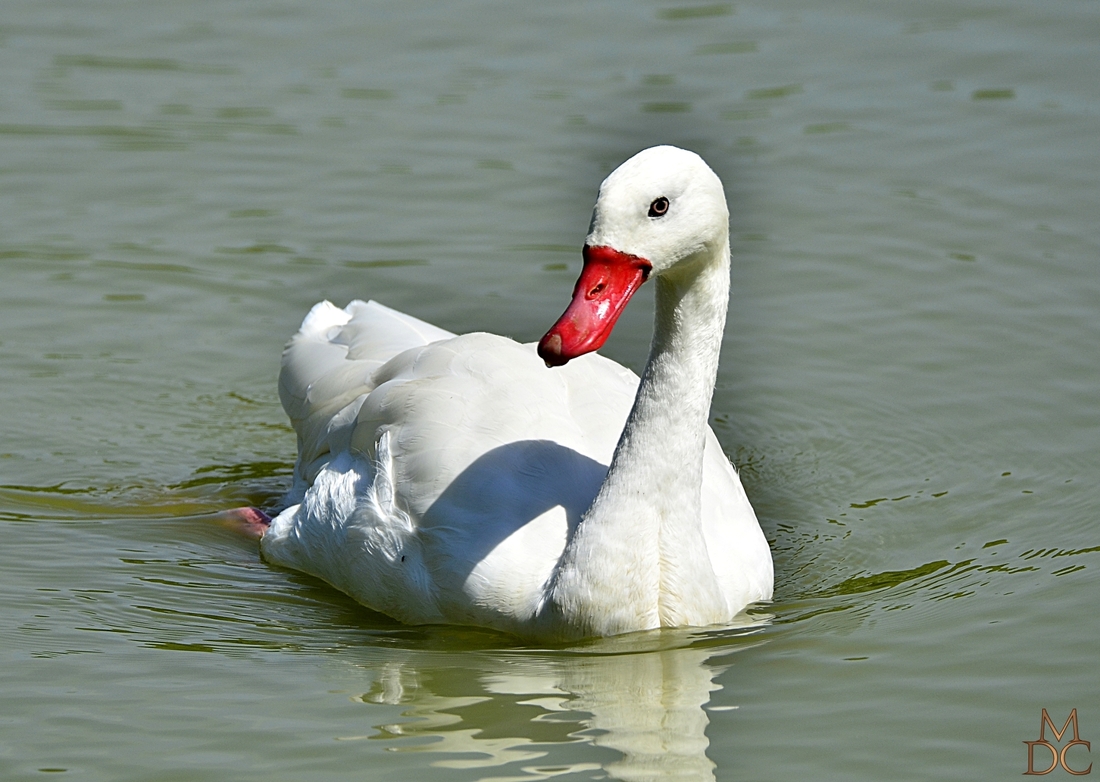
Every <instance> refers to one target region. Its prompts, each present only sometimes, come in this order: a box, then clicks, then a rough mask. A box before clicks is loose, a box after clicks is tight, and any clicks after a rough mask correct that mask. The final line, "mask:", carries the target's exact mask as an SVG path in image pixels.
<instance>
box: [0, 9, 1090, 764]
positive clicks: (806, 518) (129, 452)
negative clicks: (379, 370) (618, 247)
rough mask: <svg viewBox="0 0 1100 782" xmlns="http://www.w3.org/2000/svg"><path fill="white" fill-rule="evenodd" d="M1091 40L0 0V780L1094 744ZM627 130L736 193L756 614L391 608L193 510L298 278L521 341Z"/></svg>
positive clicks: (247, 482) (669, 16)
mask: <svg viewBox="0 0 1100 782" xmlns="http://www.w3.org/2000/svg"><path fill="white" fill-rule="evenodd" d="M1098 41H1100V6H1098V5H1097V3H1096V2H1095V0H1053V2H1046V3H1043V4H1041V5H1037V4H1035V3H1028V2H1023V0H1006V1H1005V2H1001V3H997V4H988V3H979V2H976V0H963V1H962V2H955V3H950V4H948V3H942V2H932V1H931V0H916V1H915V2H914V1H913V0H909V1H908V2H901V1H900V0H887V1H886V2H881V3H877V4H867V3H856V2H840V3H832V4H830V5H829V6H828V7H827V8H826V7H825V6H822V5H820V4H814V3H809V2H796V3H793V4H785V5H781V6H776V5H775V4H769V3H761V2H746V3H737V4H731V3H724V2H719V3H703V2H695V3H692V2H690V1H689V2H673V1H672V0H666V1H662V2H641V3H626V2H603V3H601V2H597V3H579V2H576V3H570V2H564V3H554V4H548V3H544V4H538V5H535V4H528V5H525V6H523V5H516V4H503V3H497V4H493V3H479V2H432V3H427V2H407V3H401V4H381V3H337V2H331V1H322V2H314V3H309V4H304V3H300V4H293V3H289V2H269V1H267V0H264V1H262V2H247V3H246V2H239V1H238V2H218V3H215V2H183V3H181V2H165V1H163V0H159V1H151V2H142V3H132V2H122V1H121V0H106V1H105V2H100V3H94V4H91V3H86V2H75V0H69V2H51V3H44V2H41V1H40V0H9V2H6V3H5V4H4V5H3V8H2V9H0V72H2V73H3V74H4V79H3V86H0V275H2V277H0V279H2V280H3V284H2V286H0V422H2V423H0V534H2V543H0V779H4V780H9V779H10V780H27V779H37V778H41V777H42V776H43V775H53V776H52V777H51V778H53V777H57V778H72V779H82V780H175V779H178V780H265V781H266V780H284V779H285V780H298V779H324V780H328V779H332V780H344V779H365V780H366V779H371V780H373V779H386V780H391V779H393V780H401V779H408V780H425V779H428V780H432V779H440V780H444V779H445V780H476V779H494V780H508V779H513V780H526V779H542V778H551V777H553V778H560V779H576V780H588V779H622V780H641V779H665V778H684V779H711V778H713V779H718V780H732V779H776V780H788V779H816V780H882V779H960V780H963V779H965V780H974V779H981V780H995V779H1007V778H1016V777H1018V776H1019V775H1021V774H1022V773H1023V772H1024V771H1025V770H1027V767H1026V766H1027V751H1026V746H1025V745H1024V744H1023V742H1024V741H1025V740H1035V739H1037V738H1038V733H1039V723H1040V714H1041V710H1042V709H1043V708H1045V709H1047V710H1048V711H1049V713H1050V717H1051V719H1052V720H1053V721H1055V722H1056V723H1057V725H1056V727H1061V726H1062V724H1063V722H1064V721H1065V720H1066V718H1067V716H1068V714H1069V712H1070V710H1071V709H1073V708H1076V709H1077V711H1078V719H1079V727H1080V737H1081V739H1083V740H1087V741H1094V742H1095V741H1100V677H1098V676H1097V673H1096V661H1097V648H1098V640H1100V638H1098V634H1100V620H1098V618H1097V611H1096V605H1097V597H1098V596H1100V590H1098V586H1100V580H1098V575H1097V574H1098V573H1100V525H1098V519H1097V516H1098V509H1100V488H1098V480H1097V479H1098V473H1100V470H1098V465H1100V394H1098V366H1100V228H1098V227H1097V226H1098V221H1097V182H1098V181H1100V79H1098V78H1097V74H1098V73H1100V46H1098V45H1097V42H1098ZM654 143H674V144H679V145H681V146H686V147H689V148H692V149H695V150H696V151H698V152H700V153H701V154H702V155H703V156H704V157H705V158H707V160H708V161H709V162H710V163H711V165H712V166H713V167H714V168H715V170H716V171H718V173H719V174H720V175H721V176H722V177H723V179H724V181H725V182H726V184H727V190H728V194H729V200H730V205H731V211H732V212H733V220H732V232H733V233H732V236H733V256H734V270H733V293H732V299H731V310H730V312H731V314H730V320H729V323H728V327H727V339H726V344H725V347H724V351H723V357H722V367H721V369H720V376H719V384H718V388H717V390H716V393H715V399H714V409H713V424H714V427H715V430H716V432H717V433H718V436H719V439H720V440H721V442H722V444H723V446H724V447H725V448H726V450H727V452H728V453H729V454H730V456H731V457H732V458H733V459H734V461H735V462H736V463H737V464H738V465H739V466H740V467H741V470H742V476H743V479H744V482H745V485H746V489H747V491H748V493H749V496H750V498H751V499H752V501H753V503H754V506H755V507H756V509H757V512H758V514H759V516H760V519H761V522H762V525H763V527H764V530H765V532H766V534H767V535H768V538H769V540H770V541H772V546H773V551H774V554H775V562H776V597H775V602H774V603H772V604H770V605H767V606H761V607H760V608H759V609H758V610H757V612H756V614H757V624H756V625H755V626H745V627H738V628H729V629H726V630H723V631H710V632H702V631H700V632H691V631H684V632H675V633H660V634H656V635H652V636H642V637H632V638H625V639H612V640H608V641H602V642H594V643H591V644H587V645H582V646H580V647H573V648H567V649H536V648H529V647H524V646H520V645H517V644H516V643H515V642H514V641H512V640H510V639H508V638H506V637H502V636H497V635H493V634H491V633H487V632H480V631H475V630H462V629H453V628H406V627H401V626H399V625H396V624H395V623H393V622H391V621H389V620H387V619H385V618H384V617H380V616H378V615H375V614H372V613H370V612H368V611H366V610H365V609H362V608H360V607H358V606H356V605H355V604H354V603H352V602H350V601H349V600H347V599H346V598H344V597H343V596H342V595H340V594H338V593H336V592H334V591H333V590H331V589H329V588H327V587H326V586H324V585H323V584H320V583H318V582H315V581H313V580H310V579H308V578H306V577H304V576H300V575H297V574H294V573H289V572H285V571H280V570H276V569H274V568H271V567H269V566H267V565H265V564H264V563H262V562H261V561H260V560H259V558H258V555H257V552H256V547H255V545H254V544H252V543H249V542H248V541H245V540H242V539H241V538H239V537H237V536H235V535H234V534H232V533H231V532H229V531H228V530H225V529H223V528H221V527H219V526H217V525H216V524H215V523H213V521H212V518H213V516H214V514H216V513H217V512H218V511H219V510H222V509H224V508H228V507H234V506H238V505H244V504H256V505H260V506H263V507H267V508H269V509H270V508H274V507H277V505H278V501H279V497H280V495H281V493H282V491H283V490H284V489H285V488H286V486H287V485H288V482H289V476H290V468H291V464H292V462H293V459H294V436H293V433H292V431H291V430H290V428H289V426H288V425H287V423H286V421H285V419H284V416H283V413H282V411H281V409H280V407H279V403H278V398H277V394H276V389H275V378H276V374H277V372H278V360H279V352H280V350H281V347H282V344H283V342H284V341H285V340H286V339H287V338H288V337H289V335H290V334H291V333H293V331H294V330H295V328H296V327H297V324H298V322H299V321H300V320H301V318H302V316H303V315H304V314H305V312H306V311H307V310H308V308H309V307H310V306H311V305H312V304H313V303H314V302H315V301H318V300H320V299H322V298H330V299H332V300H333V301H336V302H338V303H339V304H341V305H342V304H344V303H346V302H347V300H349V299H351V298H356V297H361V298H368V297H371V298H376V299H378V300H380V301H382V302H384V303H386V304H388V305H390V306H393V307H397V308H399V309H402V310H405V311H407V312H409V313H411V314H414V315H416V316H418V317H421V318H424V319H427V320H429V321H432V322H434V323H436V324H438V325H439V326H442V327H444V328H447V329H450V330H453V331H457V332H463V331H472V330H489V331H495V332H498V333H503V334H507V335H510V336H513V337H515V338H517V339H520V340H525V341H526V340H531V339H535V338H537V337H538V336H539V335H541V334H542V333H543V331H545V329H546V328H547V327H548V326H549V325H550V324H551V323H552V322H553V320H554V319H555V318H556V317H557V316H558V315H559V314H560V312H561V310H562V308H563V307H564V304H565V302H566V301H567V298H568V294H569V292H570V290H571V288H572V284H573V280H574V278H575V275H576V273H577V271H578V270H579V265H580V261H579V246H580V244H581V242H582V241H583V237H584V234H585V229H586V227H587V224H588V217H589V212H590V209H591V205H592V202H593V200H594V197H595V191H596V187H597V185H598V183H599V181H600V180H601V179H602V177H603V176H605V175H606V174H607V173H608V172H609V171H610V170H611V169H612V168H613V167H614V166H615V165H617V164H618V163H619V162H620V161H621V160H623V159H625V158H626V157H628V156H629V155H631V154H633V153H634V152H635V151H637V150H638V149H640V148H642V147H644V146H648V145H651V144H654ZM651 293H652V292H651V291H647V290H645V289H643V295H641V297H640V298H641V300H640V301H638V302H636V303H634V304H632V305H631V307H630V309H629V310H628V312H627V313H626V314H625V315H624V316H623V318H622V320H621V321H620V325H619V327H618V330H617V332H616V334H615V336H614V337H613V338H612V340H611V341H610V342H609V343H608V345H607V347H606V348H605V349H604V352H605V353H606V354H607V355H610V356H612V357H613V358H616V359H617V360H619V361H622V362H623V363H626V364H628V365H630V366H632V367H634V368H635V369H638V368H639V367H640V365H641V364H642V362H643V361H644V359H645V355H646V350H647V345H648V340H649V336H650V318H651V312H652V310H651V304H650V302H651V299H649V298H647V296H651ZM1048 735H1049V730H1048ZM1096 757H1097V755H1096V754H1090V752H1089V751H1087V750H1086V749H1085V748H1084V747H1082V746H1077V747H1074V748H1073V749H1072V750H1070V751H1069V753H1068V755H1067V759H1068V761H1069V763H1070V765H1071V767H1074V768H1077V769H1081V768H1083V767H1084V766H1086V765H1087V764H1088V763H1089V762H1091V760H1092V759H1093V758H1096ZM1047 762H1049V760H1048V758H1047V756H1046V755H1043V754H1042V748H1039V751H1037V752H1036V761H1035V765H1036V768H1037V769H1038V770H1042V768H1044V767H1045V765H1046V763H1047ZM1066 776H1067V773H1066V772H1065V771H1063V770H1061V769H1059V770H1057V771H1056V772H1055V773H1054V774H1053V775H1052V776H1050V777H1049V778H1050V779H1052V780H1053V779H1055V778H1058V777H1061V778H1066Z"/></svg>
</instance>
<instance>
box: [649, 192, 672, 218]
mask: <svg viewBox="0 0 1100 782" xmlns="http://www.w3.org/2000/svg"><path fill="white" fill-rule="evenodd" d="M667 211H668V199H667V198H665V197H664V196H661V197H660V198H655V199H653V203H652V204H650V205H649V216H650V217H660V216H661V215H663V214H664V213H665V212H667Z"/></svg>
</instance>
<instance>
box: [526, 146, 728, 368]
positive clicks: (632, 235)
mask: <svg viewBox="0 0 1100 782" xmlns="http://www.w3.org/2000/svg"><path fill="white" fill-rule="evenodd" d="M728 240H729V210H728V209H727V207H726V196H725V192H724V191H723V189H722V182H721V180H720V179H718V176H717V175H716V174H715V173H714V172H713V171H712V170H711V169H710V166H708V165H707V164H706V163H705V162H703V159H702V158H701V157H699V156H698V155H696V154H695V153H694V152H689V151H687V150H684V149H678V148H677V147H670V146H660V147H650V148H649V149H645V150H642V151H641V152H639V153H638V154H636V155H635V156H634V157H632V158H630V159H629V160H627V161H626V162H625V163H623V164H622V165H620V166H619V167H618V168H616V169H615V170H614V171H612V172H611V174H610V175H609V176H608V177H607V179H605V180H604V181H603V184H601V185H600V193H599V196H598V197H597V199H596V208H595V210H594V211H593V213H592V226H591V228H590V229H589V231H588V237H587V239H586V240H585V243H584V268H583V269H582V271H581V276H580V279H578V280H577V285H576V287H575V288H574V289H573V300H572V302H571V303H570V304H569V307H568V309H566V311H565V313H564V314H563V315H562V316H561V318H559V319H558V322H557V323H555V324H554V325H553V326H552V327H551V329H550V330H549V331H548V332H547V333H546V335H545V336H544V337H543V338H542V340H541V341H540V342H539V348H538V352H539V356H540V357H541V358H542V359H543V361H545V362H546V364H547V366H561V365H562V364H565V363H566V362H567V361H569V360H570V359H573V358H576V357H577V356H581V355H584V354H585V353H590V352H592V351H593V350H597V349H598V348H599V347H600V346H601V345H603V343H604V342H605V341H606V340H607V338H608V336H610V334H611V330H612V329H613V328H614V326H615V321H616V320H618V318H619V315H620V314H621V313H622V311H623V309H624V308H625V307H626V304H627V302H628V301H629V300H630V297H631V296H633V295H634V292H635V291H637V290H638V288H640V287H641V285H642V283H644V282H645V281H646V280H647V279H649V277H650V276H659V275H662V274H674V273H676V271H677V270H681V269H687V268H690V267H692V266H695V265H696V264H698V263H700V262H706V261H707V260H711V259H714V258H717V257H719V256H720V255H721V254H722V253H724V252H725V248H726V246H727V244H728Z"/></svg>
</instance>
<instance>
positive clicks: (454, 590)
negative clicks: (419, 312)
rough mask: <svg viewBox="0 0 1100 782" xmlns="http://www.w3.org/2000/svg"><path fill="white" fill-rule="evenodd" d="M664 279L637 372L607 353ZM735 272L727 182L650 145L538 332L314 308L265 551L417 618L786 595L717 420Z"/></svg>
mask: <svg viewBox="0 0 1100 782" xmlns="http://www.w3.org/2000/svg"><path fill="white" fill-rule="evenodd" d="M655 212H656V214H655ZM649 276H654V277H656V280H657V286H658V290H657V313H656V324H655V333H654V341H653V347H652V349H651V353H650V359H649V362H648V364H647V366H646V369H645V370H644V371H643V375H642V378H641V379H639V378H638V376H637V375H635V374H634V373H633V372H631V371H629V370H627V369H625V368H624V367H621V366H620V365H618V364H616V363H615V362H613V361H611V360H609V359H607V358H604V357H602V356H600V355H598V354H596V353H594V352H592V351H594V350H595V349H596V348H597V347H599V345H600V344H602V342H603V340H604V339H605V338H606V336H607V334H608V333H610V330H611V327H612V326H613V325H614V321H615V319H616V318H617V316H618V313H619V312H621V311H622V308H623V307H624V306H625V304H626V301H627V300H628V299H629V296H630V295H631V294H632V293H633V291H634V290H636V288H637V287H638V286H640V285H641V284H642V283H643V282H644V281H645V280H646V278H647V277H649ZM728 287H729V244H728V213H727V211H726V206H725V198H724V195H723V192H722V187H721V183H720V182H719V180H718V178H717V177H716V176H715V175H714V173H713V172H712V171H711V170H710V169H709V168H708V167H707V166H706V164H705V163H704V162H703V161H702V159H700V158H699V157H698V156H696V155H694V153H690V152H686V151H684V150H679V149H676V148H674V147H654V148H652V149H649V150H645V151H643V152H641V153H639V154H638V155H636V156H634V157H633V158H631V159H630V160H628V161H627V162H626V163H624V164H623V165H622V166H620V167H619V168H618V169H616V171H615V172H613V173H612V174H611V175H610V176H609V177H608V178H607V180H605V182H604V183H603V185H602V186H601V189H600V195H599V198H598V200H597V204H596V210H595V213H594V217H593V223H592V229H591V231H590V233H589V237H588V240H587V242H586V245H585V266H584V270H583V271H582V275H581V279H580V280H579V281H578V283H577V288H576V290H575V291H574V298H573V302H572V303H571V304H570V306H569V309H567V310H566V313H565V314H564V315H563V316H562V318H561V319H560V320H559V322H558V323H557V324H555V326H554V328H552V329H551V330H550V332H548V333H547V335H546V336H545V337H544V338H543V340H542V341H541V342H540V343H539V344H538V345H537V346H536V345H535V344H526V345H521V344H518V343H516V342H514V341H512V340H510V339H508V338H506V337H500V336H496V335H492V334H484V333H474V334H464V335H454V334H452V333H450V332H447V331H444V330H443V329H439V328H437V327H435V326H432V325H430V324H428V323H425V322H423V321H421V320H418V319H416V318H414V317H412V316H409V315H405V314H403V313H400V312H397V311H395V310H392V309H389V308H387V307H385V306H383V305H381V304H378V303H376V302H373V301H371V302H366V303H364V302H362V301H353V302H351V303H350V304H349V305H348V306H347V307H346V308H344V309H340V308H337V307H335V306H334V305H332V304H330V303H329V302H322V303H320V304H318V305H316V306H315V307H314V308H313V309H312V310H311V311H310V313H309V314H308V315H307V317H306V318H305V320H304V321H303V323H302V327H301V329H300V331H299V332H298V334H297V335H295V336H294V338H293V339H292V340H291V341H290V343H289V344H288V346H287V348H286V351H285V352H284V355H283V367H282V371H281V373H280V379H279V393H280V398H281V400H282V402H283V406H284V408H285V409H286V411H287V414H288V415H289V416H290V419H291V421H292V423H293V424H294V428H295V430H296V431H297V433H298V450H299V453H298V461H297V463H296V465H295V471H294V485H293V487H292V489H291V492H290V495H289V497H288V502H289V507H287V508H286V509H285V510H284V511H283V512H282V513H280V514H279V515H278V516H277V517H276V518H275V519H274V520H273V521H272V523H271V525H270V527H269V528H268V529H267V531H266V532H265V534H264V536H263V538H262V540H261V550H262V552H263V555H264V557H265V558H266V559H267V560H268V561H270V562H272V563H275V564H278V565H282V566H285V567H289V568H293V569H296V570H301V571H304V572H306V573H310V574H312V575H314V576H317V577H319V578H321V579H323V580H325V581H327V582H328V583H330V584H332V585H333V586H334V587H336V588H337V589H340V590H341V591H343V592H345V593H347V594H348V595H350V596H351V597H352V598H354V599H355V600H357V601H359V602H360V603H363V604H364V605H366V606H368V607H370V608H372V609H374V610H377V611H380V612H382V613H385V614H387V615H389V616H391V617H394V618H396V619H398V620H400V621H402V622H406V623H409V624H424V623H452V624H468V625H478V626H484V627H492V628H496V629H499V630H503V631H506V632H511V633H515V634H518V635H521V636H526V637H538V638H579V637H587V636H594V635H612V634H617V633H623V632H631V631H636V630H647V629H655V628H658V627H669V626H684V625H713V624H720V623H725V622H728V621H729V620H730V619H732V618H733V616H734V615H736V614H737V613H738V612H739V611H741V610H742V609H743V608H744V607H745V606H746V605H748V604H749V603H752V602H756V601H761V600H767V599H770V597H771V590H772V563H771V555H770V552H769V550H768V546H767V542H766V540H765V539H764V536H763V534H762V532H761V530H760V527H759V524H758V523H757V521H756V517H755V514H754V513H753V510H752V507H751V506H750V504H749V501H748V499H747V498H746V496H745V492H744V490H743V489H742V486H741V482H740V480H739V478H738V476H737V473H736V472H735V471H734V469H733V467H732V466H731V464H730V462H729V460H728V459H727V458H726V457H725V455H724V454H723V452H722V449H721V447H720V446H719V444H718V441H717V439H716V438H715V436H714V433H713V432H712V431H711V429H710V427H709V426H708V425H707V417H708V415H709V408H710V398H711V395H712V393H713V388H714V380H715V376H716V372H717V361H718V351H719V348H720V345H721V338H722V333H723V328H724V323H725V313H726V301H727V298H728Z"/></svg>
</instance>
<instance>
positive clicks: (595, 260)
mask: <svg viewBox="0 0 1100 782" xmlns="http://www.w3.org/2000/svg"><path fill="white" fill-rule="evenodd" d="M652 268H653V266H652V264H650V262H649V261H647V260H646V259H644V258H639V257H638V256H636V255H629V254H627V253H624V252H619V251H618V250H613V249H611V248H610V247H589V246H588V245H585V246H584V268H583V269H582V270H581V276H580V279H578V280H577V285H576V287H574V288H573V301H572V302H570V304H569V307H568V308H566V310H565V313H564V314H563V315H562V316H561V317H560V318H558V322H557V323H555V324H554V325H553V326H552V327H551V328H550V330H549V331H548V332H546V335H545V336H544V337H543V338H542V339H541V340H540V341H539V357H540V358H541V359H542V360H543V361H545V362H546V366H548V367H560V366H562V365H563V364H565V363H566V362H567V361H569V360H570V359H574V358H576V357H577V356H583V355H584V354H585V353H591V352H592V351H593V350H598V349H599V348H600V346H601V345H603V343H604V342H606V341H607V338H608V337H609V336H611V330H612V329H613V328H615V321H617V320H618V319H619V315H621V314H622V311H623V309H625V308H626V303H627V302H628V301H630V297H631V296H633V295H634V292H635V291H636V290H638V288H640V287H641V286H642V283H643V282H645V281H646V278H648V277H649V272H650V270H651V269H652Z"/></svg>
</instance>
